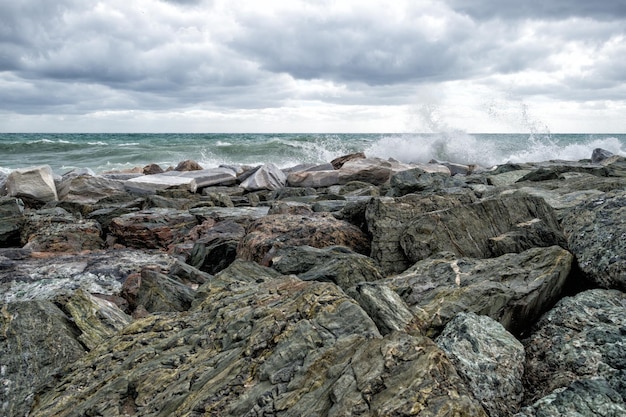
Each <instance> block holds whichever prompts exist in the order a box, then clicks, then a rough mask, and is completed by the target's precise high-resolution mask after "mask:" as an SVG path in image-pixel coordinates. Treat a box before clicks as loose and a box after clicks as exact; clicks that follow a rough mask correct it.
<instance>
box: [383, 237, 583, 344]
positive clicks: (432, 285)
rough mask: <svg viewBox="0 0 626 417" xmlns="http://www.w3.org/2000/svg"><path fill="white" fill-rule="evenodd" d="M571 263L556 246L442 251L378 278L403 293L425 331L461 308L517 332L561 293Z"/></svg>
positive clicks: (434, 329) (436, 330) (436, 328)
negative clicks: (480, 254)
mask: <svg viewBox="0 0 626 417" xmlns="http://www.w3.org/2000/svg"><path fill="white" fill-rule="evenodd" d="M572 262H573V256H572V254H571V253H569V252H568V251H566V250H564V249H562V248H560V247H558V246H552V247H548V248H533V249H529V250H527V251H525V252H522V253H519V254H506V255H502V256H500V257H497V258H490V259H475V258H461V257H457V256H456V255H454V254H452V253H444V254H441V255H440V256H436V257H432V258H429V259H425V260H423V261H420V262H417V263H416V264H415V265H413V266H412V267H411V268H409V269H408V270H406V271H405V272H404V273H402V274H400V275H397V276H395V277H390V278H386V279H384V280H383V281H382V283H384V284H386V285H388V286H389V287H390V288H391V289H393V290H394V291H396V292H397V293H398V294H399V295H400V297H402V299H403V300H404V301H405V302H406V303H407V305H408V306H409V307H410V308H411V309H412V310H413V312H414V314H415V315H416V316H418V317H419V319H420V321H421V327H422V328H423V330H424V332H425V333H426V334H427V335H434V334H437V333H439V332H440V331H441V329H442V328H443V326H445V325H446V323H448V321H450V320H451V319H452V318H453V317H454V316H455V315H456V314H457V313H461V312H473V313H476V314H480V315H485V316H489V317H491V318H493V319H494V320H496V321H498V322H500V324H502V325H503V326H504V327H505V328H506V329H507V330H508V331H510V332H512V333H513V334H516V335H519V334H521V333H522V332H524V331H525V330H526V329H527V328H528V327H530V325H531V324H532V323H533V322H534V321H535V320H536V319H538V318H539V316H540V315H541V314H542V313H544V312H545V311H546V310H547V309H548V308H550V307H551V306H552V305H553V304H554V303H555V302H556V301H557V300H558V299H559V298H560V296H561V294H562V293H563V291H564V287H565V283H566V279H567V277H568V275H569V272H570V269H571V265H572Z"/></svg>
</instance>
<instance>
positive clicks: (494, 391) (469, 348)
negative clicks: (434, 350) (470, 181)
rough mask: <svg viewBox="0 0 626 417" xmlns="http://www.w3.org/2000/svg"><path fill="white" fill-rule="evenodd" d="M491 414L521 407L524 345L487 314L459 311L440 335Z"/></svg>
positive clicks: (494, 416)
mask: <svg viewBox="0 0 626 417" xmlns="http://www.w3.org/2000/svg"><path fill="white" fill-rule="evenodd" d="M436 343H437V345H438V346H439V347H440V348H441V349H443V351H444V352H446V355H447V356H448V358H450V361H451V362H452V364H453V365H454V367H455V368H456V371H457V372H458V374H459V375H460V376H461V378H463V380H464V381H465V383H466V385H467V386H468V388H469V389H470V391H471V392H472V394H474V398H476V399H477V400H478V401H479V402H480V403H481V404H482V406H483V408H484V409H485V411H487V414H489V416H490V417H500V416H502V417H505V416H511V415H513V414H514V413H516V412H517V411H518V410H519V407H520V405H521V403H522V399H523V394H524V388H523V386H522V376H523V374H524V346H522V344H521V343H520V342H519V341H518V340H517V339H515V337H513V335H512V334H510V333H509V332H507V331H506V330H505V329H504V328H503V327H502V325H501V324H500V323H498V322H496V321H495V320H493V319H492V318H489V317H487V316H478V315H476V314H474V313H459V314H458V315H457V316H456V317H455V318H454V319H452V320H451V321H450V322H449V323H448V324H447V325H446V327H445V328H444V329H443V332H442V333H441V335H439V337H437V339H436Z"/></svg>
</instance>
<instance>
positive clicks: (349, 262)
mask: <svg viewBox="0 0 626 417" xmlns="http://www.w3.org/2000/svg"><path fill="white" fill-rule="evenodd" d="M269 264H270V266H271V267H272V268H273V269H275V270H277V271H278V272H280V273H281V274H296V275H298V277H299V278H300V279H302V280H304V281H312V280H315V281H326V282H333V283H335V284H337V285H338V286H340V287H341V288H343V289H344V290H346V289H348V288H350V287H352V286H354V285H356V284H358V283H360V282H367V281H377V280H379V279H381V278H382V275H381V274H380V272H378V268H377V267H376V264H375V262H374V260H373V259H371V258H369V257H367V256H364V255H361V254H358V253H355V252H353V251H351V250H350V249H348V248H346V247H342V246H331V247H327V248H323V249H318V248H314V247H311V246H291V247H285V248H281V249H278V250H276V251H275V252H274V254H273V255H272V257H271V258H270V262H269Z"/></svg>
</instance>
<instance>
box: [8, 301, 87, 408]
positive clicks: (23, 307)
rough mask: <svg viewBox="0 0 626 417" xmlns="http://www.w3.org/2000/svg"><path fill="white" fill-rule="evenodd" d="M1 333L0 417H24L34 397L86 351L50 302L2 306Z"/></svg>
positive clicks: (61, 313) (58, 310)
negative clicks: (0, 415) (1, 416)
mask: <svg viewBox="0 0 626 417" xmlns="http://www.w3.org/2000/svg"><path fill="white" fill-rule="evenodd" d="M0 329H2V332H1V333H0V414H2V415H3V416H6V417H24V416H27V415H28V413H29V410H30V408H31V406H32V404H33V402H34V401H35V393H36V392H37V391H38V390H40V389H43V388H44V387H45V386H47V385H53V384H55V382H56V380H57V379H58V378H60V377H62V376H63V370H64V368H65V366H67V365H69V364H72V363H75V362H76V361H77V360H78V359H79V358H80V357H82V356H83V355H84V354H85V348H84V347H83V346H82V345H81V344H80V343H79V342H78V340H76V334H75V333H74V329H73V326H72V324H71V323H70V321H69V320H68V319H67V317H66V316H65V314H63V312H62V311H61V310H60V309H59V308H58V307H56V306H55V305H54V304H53V303H52V302H50V301H24V302H15V303H6V304H5V303H3V304H2V307H1V309H0Z"/></svg>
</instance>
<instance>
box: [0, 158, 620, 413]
mask: <svg viewBox="0 0 626 417" xmlns="http://www.w3.org/2000/svg"><path fill="white" fill-rule="evenodd" d="M136 171H137V172H135V173H128V174H122V173H110V174H106V175H95V174H93V173H91V172H89V171H82V170H81V171H76V172H72V173H67V174H66V175H64V176H62V177H60V176H55V175H54V174H53V173H52V172H51V171H49V170H47V169H45V167H44V168H42V167H34V168H26V169H22V170H19V171H18V170H16V173H15V174H13V173H10V174H9V175H8V178H7V187H6V189H5V191H4V192H5V195H2V196H0V214H1V216H0V296H1V297H2V301H3V305H2V308H1V309H0V330H2V331H0V349H1V352H0V353H1V354H2V356H1V357H0V382H1V384H0V393H1V397H0V414H2V415H6V416H7V417H17V416H20V417H21V416H23V415H30V416H49V415H58V416H70V415H111V416H124V415H142V416H151V415H155V416H156V415H163V414H164V413H165V414H169V415H189V416H201V415H220V416H260V415H317V416H345V415H364V416H374V415H423V416H425V415H428V416H448V415H452V414H454V415H463V416H487V415H490V416H492V417H493V416H505V415H516V416H519V417H522V416H539V415H541V416H557V415H563V414H566V413H567V412H568V410H570V411H571V410H576V412H579V413H582V414H584V415H592V416H593V415H611V413H614V414H615V415H618V414H620V413H622V412H623V411H624V410H626V406H625V405H624V404H625V403H626V374H624V369H625V367H626V365H625V364H624V363H623V359H624V358H625V357H626V350H625V347H624V340H626V335H625V334H624V328H626V327H625V326H626V323H624V322H623V321H624V320H623V318H624V317H626V300H625V299H624V297H625V293H624V291H625V290H626V284H625V282H626V281H625V280H626V275H625V274H626V272H625V271H626V258H624V246H623V245H624V242H626V238H625V237H626V230H625V225H626V223H625V221H624V218H625V214H626V212H625V211H624V210H625V207H626V203H625V201H624V199H625V195H626V194H625V193H626V158H624V157H622V156H617V155H609V154H607V153H606V152H605V151H602V150H597V151H594V155H593V157H592V161H590V160H584V161H577V162H576V161H547V162H543V163H527V164H506V165H503V166H500V167H497V168H494V169H490V170H486V169H482V168H479V167H475V166H462V165H460V164H454V163H451V162H438V161H433V162H432V163H430V164H401V163H399V162H397V161H393V160H389V161H384V160H380V159H377V158H368V157H367V156H366V155H364V154H354V155H346V156H345V157H342V158H337V159H336V160H334V161H331V163H329V164H324V165H319V166H300V167H294V168H292V169H288V170H281V169H278V168H277V167H276V166H273V165H271V164H270V165H263V166H260V167H254V168H251V167H234V166H228V167H227V166H221V167H216V168H210V169H202V168H201V167H199V166H198V165H197V164H194V162H193V161H184V163H181V164H180V166H179V167H177V168H176V170H168V171H163V170H162V169H160V167H158V166H147V167H145V169H138V170H136ZM9 181H10V184H9ZM50 181H52V182H50ZM7 190H8V192H7ZM554 341H560V342H559V343H555V342H554ZM24 355H26V356H28V357H29V358H31V360H30V361H28V362H24V361H22V360H21V358H22V357H24ZM30 382H32V383H30ZM590 402H593V404H595V406H594V407H593V408H590V407H589V406H588V404H590ZM516 413H517V414H516ZM607 413H608V414H607ZM616 413H617V414H616Z"/></svg>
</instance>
